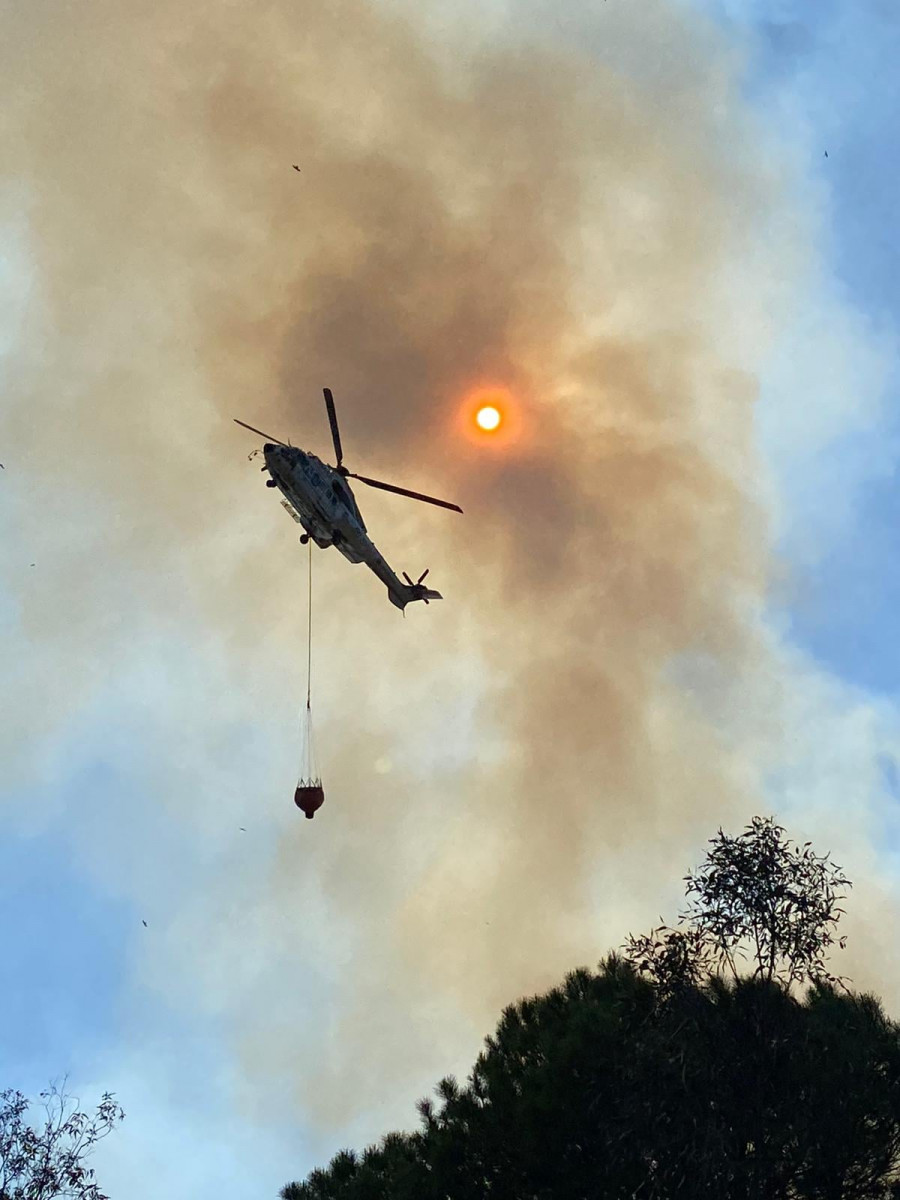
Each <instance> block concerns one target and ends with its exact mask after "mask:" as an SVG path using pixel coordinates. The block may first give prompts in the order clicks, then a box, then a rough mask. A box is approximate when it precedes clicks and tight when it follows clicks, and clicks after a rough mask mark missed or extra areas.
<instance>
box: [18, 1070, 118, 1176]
mask: <svg viewBox="0 0 900 1200" xmlns="http://www.w3.org/2000/svg"><path fill="white" fill-rule="evenodd" d="M41 1100H42V1101H43V1107H44V1121H43V1123H42V1124H41V1125H40V1126H39V1127H38V1128H37V1129H35V1128H34V1127H33V1126H32V1125H31V1124H29V1123H28V1121H27V1120H26V1113H27V1112H28V1107H29V1105H28V1101H27V1100H26V1099H25V1097H24V1096H23V1095H22V1093H21V1092H16V1091H13V1090H11V1089H8V1090H7V1091H5V1092H2V1093H0V1200H62V1198H63V1197H65V1198H66V1200H69V1198H73V1200H107V1197H106V1196H105V1195H104V1193H103V1192H101V1191H100V1189H99V1188H98V1186H97V1184H96V1183H95V1182H94V1172H93V1170H92V1169H91V1168H89V1167H88V1166H87V1165H86V1163H85V1159H86V1158H87V1156H88V1155H89V1154H90V1152H91V1149H92V1147H93V1146H94V1145H96V1143H97V1142H99V1141H100V1140H101V1139H102V1138H105V1137H106V1135H107V1134H108V1133H109V1132H110V1131H111V1130H112V1129H113V1127H114V1126H115V1125H116V1124H117V1122H119V1121H121V1120H122V1119H123V1117H124V1116H125V1114H124V1112H123V1111H122V1109H121V1108H120V1107H119V1105H118V1104H116V1102H115V1100H114V1099H113V1097H112V1095H111V1094H110V1093H109V1092H105V1093H104V1094H103V1096H102V1097H101V1099H100V1103H99V1104H98V1105H97V1108H96V1110H95V1113H94V1115H93V1117H91V1116H89V1115H88V1114H87V1113H83V1112H80V1111H79V1110H78V1108H77V1104H73V1103H72V1101H71V1099H70V1097H68V1096H66V1095H65V1094H64V1092H62V1091H60V1090H59V1089H58V1088H56V1087H51V1088H49V1089H48V1090H47V1091H46V1092H42V1093H41Z"/></svg>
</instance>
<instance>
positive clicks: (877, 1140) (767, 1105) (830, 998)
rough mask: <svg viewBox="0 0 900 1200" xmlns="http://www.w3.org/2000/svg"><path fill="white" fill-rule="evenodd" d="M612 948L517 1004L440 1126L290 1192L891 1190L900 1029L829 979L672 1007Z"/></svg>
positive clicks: (449, 1097)
mask: <svg viewBox="0 0 900 1200" xmlns="http://www.w3.org/2000/svg"><path fill="white" fill-rule="evenodd" d="M658 1001H659V997H658V995H657V992H656V989H655V986H654V985H653V983H651V982H650V981H648V980H646V979H642V978H641V977H640V976H639V974H638V973H637V972H636V971H635V970H634V968H633V967H632V966H630V964H628V963H624V962H622V961H621V960H618V959H616V958H615V957H611V958H610V959H608V960H607V961H606V962H605V963H604V964H603V965H602V967H601V969H600V970H599V971H598V972H597V973H591V972H588V971H576V972H574V973H573V974H571V975H570V976H569V977H568V978H567V980H566V982H565V984H564V986H562V987H560V988H556V989H554V990H553V991H551V992H550V993H548V994H547V995H545V996H542V997H539V998H534V999H528V1000H523V1001H521V1002H519V1003H518V1004H516V1005H513V1006H511V1007H510V1008H508V1009H507V1010H506V1011H505V1012H504V1014H503V1018H502V1020H501V1021H500V1024H499V1027H498V1029H497V1032H496V1033H495V1035H494V1036H493V1037H491V1038H489V1039H488V1041H487V1045H486V1048H485V1050H484V1052H483V1053H482V1054H481V1055H480V1056H479V1058H478V1061H477V1063H476V1064H475V1068H474V1070H473V1071H472V1074H471V1075H470V1077H469V1080H468V1082H467V1084H466V1086H465V1087H460V1086H458V1085H457V1084H456V1083H455V1081H454V1080H452V1079H446V1080H444V1081H443V1082H442V1083H441V1085H440V1086H439V1088H438V1089H437V1090H438V1100H437V1103H433V1102H431V1101H423V1102H422V1103H421V1104H420V1106H419V1108H420V1113H421V1116H422V1125H421V1129H420V1130H419V1131H417V1132H415V1133H411V1134H392V1135H390V1136H389V1137H388V1138H386V1139H384V1141H383V1142H382V1143H381V1144H380V1145H379V1146H378V1147H372V1148H370V1149H369V1150H367V1151H366V1152H365V1153H364V1154H362V1155H359V1156H357V1155H354V1154H352V1153H351V1152H349V1151H345V1152H343V1153H342V1154H339V1155H338V1156H337V1157H336V1158H335V1159H334V1160H333V1162H332V1163H331V1165H330V1167H329V1168H328V1169H327V1170H320V1171H315V1172H313V1174H312V1175H310V1177H309V1178H308V1179H307V1180H306V1182H304V1183H292V1184H289V1185H288V1186H287V1187H286V1188H284V1189H283V1191H282V1196H283V1198H284V1200H484V1198H485V1197H489V1198H492V1200H589V1198H590V1200H636V1198H640V1200H667V1198H670V1197H671V1198H674V1197H684V1198H686V1200H687V1198H689V1200H763V1198H764V1200H891V1198H896V1197H898V1196H900V1184H898V1180H900V1172H898V1167H900V1029H898V1027H897V1026H896V1025H895V1024H893V1023H892V1022H890V1021H888V1020H887V1019H886V1018H885V1017H884V1015H883V1013H882V1012H881V1009H880V1007H879V1005H878V1003H877V1002H876V1001H875V1000H873V999H871V998H870V997H866V996H852V995H848V994H843V993H841V992H839V991H837V990H836V989H834V988H833V987H832V986H831V985H830V984H827V983H823V984H818V985H815V986H814V987H813V988H811V989H810V991H809V993H808V994H807V995H806V996H805V997H804V998H802V999H800V998H797V997H795V996H793V995H791V994H790V992H789V991H788V990H787V989H786V988H785V987H784V985H783V984H780V983H778V982H777V981H770V980H766V979H754V978H747V979H739V980H733V981H726V980H722V979H719V978H713V979H710V980H708V981H707V982H706V983H705V984H704V986H702V987H685V988H682V989H681V990H680V991H679V993H678V994H677V995H676V996H675V997H672V998H670V1000H669V1001H668V1002H667V1003H665V1004H660V1003H659V1002H658Z"/></svg>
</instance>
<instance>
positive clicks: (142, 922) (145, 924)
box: [141, 921, 147, 929]
mask: <svg viewBox="0 0 900 1200" xmlns="http://www.w3.org/2000/svg"><path fill="white" fill-rule="evenodd" d="M141 924H142V925H143V927H144V928H145V929H146V928H147V922H146V921H141Z"/></svg>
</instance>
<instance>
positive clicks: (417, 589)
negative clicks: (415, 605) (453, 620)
mask: <svg viewBox="0 0 900 1200" xmlns="http://www.w3.org/2000/svg"><path fill="white" fill-rule="evenodd" d="M388 596H390V599H391V604H395V605H396V606H397V608H399V609H400V610H401V612H402V611H403V609H404V608H406V606H407V604H412V602H413V601H414V600H424V601H425V603H426V604H427V603H428V601H429V600H443V598H444V597H443V596H442V595H441V593H440V592H436V591H435V590H434V588H427V587H425V585H424V584H421V583H413V584H408V585H407V586H406V587H404V589H403V591H402V592H397V591H395V590H394V589H393V588H388Z"/></svg>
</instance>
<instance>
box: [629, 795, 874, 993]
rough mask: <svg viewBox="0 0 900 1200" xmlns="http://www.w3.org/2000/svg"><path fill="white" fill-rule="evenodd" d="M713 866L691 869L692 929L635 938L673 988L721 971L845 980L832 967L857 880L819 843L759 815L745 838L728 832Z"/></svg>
mask: <svg viewBox="0 0 900 1200" xmlns="http://www.w3.org/2000/svg"><path fill="white" fill-rule="evenodd" d="M709 845H710V847H711V849H710V850H709V852H708V853H707V856H706V859H705V861H704V862H703V864H702V865H701V866H700V867H699V868H698V869H697V870H696V871H693V872H691V873H690V874H688V875H686V876H685V882H686V884H687V896H688V907H687V909H686V910H685V912H683V913H682V914H681V915H680V917H679V925H680V926H682V928H678V929H670V928H669V927H668V926H666V925H660V926H659V927H658V928H656V929H654V930H652V932H651V933H650V934H645V935H643V936H641V937H630V938H629V939H628V942H627V943H626V946H625V947H624V949H625V954H626V957H627V958H628V959H629V960H630V961H631V962H633V963H634V964H635V966H637V967H638V969H639V970H640V971H642V972H643V973H644V974H646V975H649V976H650V977H651V978H653V979H654V981H655V982H656V983H657V984H658V985H659V986H660V988H661V989H662V990H663V991H671V990H672V989H673V988H677V987H678V986H680V985H681V984H697V983H698V982H699V981H700V980H701V979H703V978H704V977H706V976H707V975H709V974H710V973H711V972H712V971H715V970H718V971H720V972H726V973H728V974H729V975H730V976H731V977H732V978H733V979H736V978H738V976H739V974H740V969H739V968H740V964H741V963H742V962H745V961H747V962H749V963H750V964H751V971H752V974H753V975H754V976H755V977H757V978H761V979H767V980H770V981H771V980H778V981H780V982H782V983H784V984H786V985H787V986H788V987H790V986H791V985H792V984H794V983H802V982H828V983H833V984H842V982H843V981H842V980H841V979H840V978H839V977H838V976H835V975H833V974H831V972H830V971H829V970H828V968H827V966H826V957H827V954H828V951H829V950H830V949H831V948H832V946H834V945H837V946H838V947H839V948H841V949H843V947H844V939H843V938H840V939H838V938H836V937H835V933H834V930H835V928H836V926H837V923H838V921H839V920H840V918H841V915H842V913H843V911H844V910H843V909H842V908H841V907H839V904H838V902H839V901H840V900H843V899H844V898H845V897H844V893H843V890H842V889H844V888H849V887H852V884H851V883H850V880H849V879H847V878H846V876H844V875H843V874H842V872H841V869H840V867H838V866H837V865H836V864H834V863H831V862H830V861H829V855H827V854H826V855H824V856H822V857H819V856H818V855H816V854H814V853H813V851H812V849H811V848H810V847H811V845H812V843H811V842H805V843H804V845H803V846H800V847H798V846H795V845H794V843H793V842H791V841H790V839H789V838H788V837H787V836H786V834H785V831H784V829H782V827H781V826H780V825H777V824H776V823H775V821H774V820H773V819H772V818H771V817H754V818H753V820H752V821H751V822H750V824H749V825H748V826H747V828H746V829H745V830H744V832H743V833H742V834H740V835H739V836H738V837H729V836H728V835H727V834H725V833H723V832H722V830H721V829H720V830H719V832H718V834H717V835H716V837H714V838H711V839H710V843H709Z"/></svg>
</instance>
